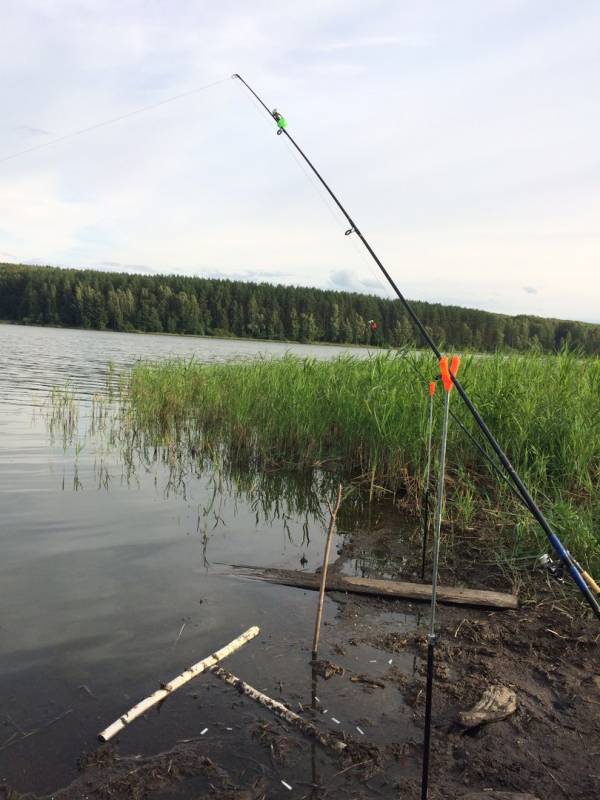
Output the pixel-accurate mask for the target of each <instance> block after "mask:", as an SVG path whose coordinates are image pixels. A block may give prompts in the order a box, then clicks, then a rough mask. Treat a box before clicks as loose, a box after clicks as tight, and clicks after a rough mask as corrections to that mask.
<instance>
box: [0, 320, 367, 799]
mask: <svg viewBox="0 0 600 800" xmlns="http://www.w3.org/2000/svg"><path fill="white" fill-rule="evenodd" d="M287 351H292V352H295V353H298V354H300V355H310V356H314V357H317V358H331V357H333V356H335V355H337V354H338V353H339V352H347V351H348V348H335V347H319V346H297V345H296V346H295V345H283V344H278V343H268V342H250V341H232V340H220V339H208V338H207V339H204V338H185V339H184V338H177V337H163V336H153V335H134V334H115V333H102V332H93V331H73V330H56V329H49V328H35V327H20V326H10V325H0V354H1V356H0V358H1V361H0V363H1V367H2V368H1V369H0V540H1V547H2V559H1V560H0V585H1V586H2V605H1V610H0V649H1V654H0V696H1V697H2V698H3V702H2V712H1V713H0V782H2V781H3V780H5V781H7V782H8V783H9V784H11V785H13V786H14V787H16V788H18V789H19V790H21V791H26V790H33V791H37V792H49V791H51V790H52V789H56V788H57V787H58V786H61V785H64V784H66V783H68V782H69V781H70V780H72V779H73V778H74V777H75V775H76V759H77V757H78V756H79V755H80V754H81V753H82V752H84V751H86V750H91V749H93V748H94V747H95V746H96V735H97V733H98V732H99V731H100V730H101V729H103V728H104V727H105V725H106V724H108V723H109V722H112V721H113V719H115V718H116V717H117V716H119V715H120V714H121V713H123V712H124V711H125V710H126V709H127V708H128V707H129V706H130V705H132V704H133V703H134V702H136V701H137V700H138V699H140V698H141V697H142V696H145V695H146V694H147V693H149V692H150V691H152V690H154V689H155V688H156V687H157V685H158V683H159V682H160V681H164V680H167V679H169V678H170V677H173V676H174V675H175V674H177V673H179V672H180V671H181V670H182V669H184V668H185V667H186V666H188V665H189V664H190V663H192V662H193V661H196V660H198V659H199V658H201V657H203V656H205V655H207V654H209V653H211V652H212V651H213V650H214V649H216V648H217V647H218V646H220V645H222V644H224V643H226V642H228V641H229V640H230V639H232V638H234V637H235V636H237V635H238V634H239V633H240V632H241V631H242V630H244V629H246V628H247V627H249V626H250V625H253V624H258V625H260V626H261V628H262V633H261V637H260V640H259V641H257V642H255V643H253V644H251V645H249V646H247V647H246V648H245V649H244V650H242V651H240V652H239V653H238V654H237V655H235V656H234V657H233V658H232V659H231V661H230V666H231V669H232V670H233V671H237V672H238V674H241V675H243V676H244V677H245V678H246V679H247V680H249V681H250V682H255V685H258V686H259V687H265V688H267V689H269V687H271V688H273V686H274V685H276V684H277V681H278V680H279V679H282V678H283V679H285V678H286V675H287V672H286V670H287V671H289V670H290V669H291V667H290V666H289V662H290V661H291V659H289V658H287V657H286V656H287V654H288V653H289V651H290V648H295V649H297V650H298V657H299V659H301V660H302V662H303V663H305V661H306V653H301V652H300V649H299V648H300V646H299V644H298V643H299V641H300V642H302V643H304V645H306V646H307V645H308V644H309V642H310V639H311V632H312V625H313V613H314V607H315V595H314V594H312V593H305V592H302V591H299V590H293V589H288V588H285V587H275V586H269V585H266V584H261V583H256V582H251V581H245V580H242V579H238V578H234V577H230V576H228V575H227V574H225V573H227V572H229V570H228V569H227V567H225V566H223V565H225V564H231V563H242V564H257V565H272V566H282V567H292V568H301V566H302V564H303V565H304V566H305V567H306V568H307V569H314V568H315V567H316V566H317V565H318V564H319V563H320V561H321V558H322V552H323V538H324V535H323V525H322V521H321V520H320V519H319V518H318V514H317V515H315V514H314V513H313V512H311V511H307V510H306V509H301V508H298V507H297V504H295V503H294V502H293V501H290V503H287V504H286V501H285V498H283V499H282V509H283V517H284V518H282V510H281V508H280V510H279V513H275V512H274V511H273V509H272V507H270V506H269V504H268V503H266V504H265V503H264V502H263V501H264V498H262V497H261V496H259V493H257V492H256V491H253V489H252V484H251V482H250V488H249V487H248V485H245V486H242V487H240V486H237V485H236V484H235V483H231V484H228V485H225V486H223V485H218V484H217V483H216V482H215V478H214V476H213V475H211V474H206V473H202V474H200V475H192V474H190V475H187V476H184V482H183V485H182V484H179V485H176V486H174V485H173V484H172V483H170V482H169V470H168V467H167V466H166V465H164V464H161V463H160V462H159V463H150V464H147V465H138V468H137V469H136V470H135V472H134V474H133V475H131V474H128V473H127V471H126V469H125V468H124V466H123V464H121V463H120V459H119V456H118V453H117V452H115V451H111V450H110V449H107V448H106V447H105V444H104V443H103V442H102V438H101V437H96V438H95V439H90V438H89V437H84V436H83V434H81V435H80V436H79V437H76V438H75V440H74V441H73V442H72V443H70V444H69V445H68V446H66V447H63V443H62V441H60V440H59V441H54V442H53V441H52V440H51V438H50V436H49V433H48V427H47V421H46V418H45V413H44V406H45V404H46V403H47V397H48V394H49V392H50V389H51V387H52V386H53V385H57V384H58V385H64V384H65V383H66V382H67V381H68V382H69V383H70V385H71V386H72V389H73V391H74V393H75V395H76V396H77V397H78V398H79V399H80V400H81V401H82V406H81V408H82V424H81V430H82V431H83V429H84V428H85V422H86V419H85V418H86V409H87V410H89V400H90V398H91V396H92V395H93V394H94V393H96V392H102V391H104V389H105V386H106V374H107V365H108V362H109V361H111V362H113V363H114V365H115V367H116V370H117V372H119V371H120V370H123V369H125V368H127V367H129V366H130V365H131V364H133V363H134V362H135V361H136V359H138V358H152V359H154V358H161V357H167V356H174V355H175V356H182V357H192V356H193V357H194V358H195V359H197V360H200V361H207V362H211V361H228V360H234V359H249V358H254V357H256V356H257V355H259V354H264V355H271V356H278V355H283V354H284V353H285V352H287ZM352 352H354V353H356V354H357V355H359V356H361V357H362V356H365V355H366V354H367V351H365V350H354V351H352ZM323 500H324V498H317V499H316V505H317V507H318V505H319V503H320V502H323ZM313 505H314V504H313ZM333 557H335V554H334V556H333ZM301 559H302V564H301ZM334 612H335V606H334V604H333V603H331V604H330V605H329V606H328V609H327V613H328V615H329V616H330V617H331V616H332V615H333V614H334ZM266 653H268V657H265V654H266ZM274 663H276V664H277V668H276V675H274V674H273V672H274V669H273V664H274ZM290 675H291V674H290ZM196 683H199V682H196ZM197 691H199V692H201V693H202V695H203V698H202V704H201V710H200V711H198V709H197V708H196V707H194V709H193V715H190V711H189V697H186V696H185V694H184V693H183V692H182V697H181V698H178V697H174V698H173V699H172V700H171V701H170V702H169V706H168V707H165V711H164V713H161V717H160V724H156V719H154V718H152V717H149V718H148V719H144V720H140V721H138V722H137V723H136V724H135V725H134V726H132V727H131V728H130V729H129V730H128V731H127V732H126V737H123V742H122V750H129V751H134V752H135V751H137V750H139V751H140V752H148V751H153V750H154V751H157V750H159V749H161V748H168V747H171V746H172V745H173V744H174V743H175V742H176V741H177V739H179V738H182V737H183V736H186V735H188V736H189V735H192V736H193V735H197V733H198V729H199V727H200V728H202V727H203V726H204V725H205V724H206V725H209V724H210V721H211V720H213V721H214V720H215V719H216V718H218V719H219V720H220V721H221V722H224V723H227V720H228V719H229V720H230V722H231V724H232V726H233V725H234V724H236V725H238V726H239V722H240V720H239V715H238V714H237V713H236V712H235V711H233V710H232V709H231V690H230V689H227V688H226V687H223V688H221V687H220V686H216V687H215V686H214V683H212V684H209V683H208V682H204V683H203V684H202V685H201V686H200V685H199V686H198V688H197ZM63 715H64V716H63ZM53 720H56V721H54V722H53ZM50 723H52V724H50ZM45 726H49V727H45ZM40 728H42V729H43V730H42V731H41V732H40V733H37V734H36V735H33V736H30V737H28V738H27V739H24V740H22V741H21V736H22V733H23V732H25V733H28V732H30V731H36V730H38V729H40ZM236 730H237V728H236ZM240 735H241V734H240ZM136 749H137V750H136Z"/></svg>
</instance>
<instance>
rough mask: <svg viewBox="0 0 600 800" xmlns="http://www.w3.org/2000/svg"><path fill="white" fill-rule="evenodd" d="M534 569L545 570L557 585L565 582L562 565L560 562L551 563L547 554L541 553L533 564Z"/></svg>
mask: <svg viewBox="0 0 600 800" xmlns="http://www.w3.org/2000/svg"><path fill="white" fill-rule="evenodd" d="M535 565H536V567H540V568H541V569H545V570H546V571H547V572H548V573H549V574H550V575H551V576H552V577H553V578H554V580H555V581H557V582H558V583H564V582H565V574H564V565H563V563H562V561H553V560H552V559H551V558H550V556H549V555H548V553H543V554H542V555H541V556H540V557H539V558H538V559H537V561H536V562H535Z"/></svg>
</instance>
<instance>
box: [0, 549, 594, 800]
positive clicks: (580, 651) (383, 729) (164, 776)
mask: <svg viewBox="0 0 600 800" xmlns="http://www.w3.org/2000/svg"><path fill="white" fill-rule="evenodd" d="M378 546H379V552H380V553H383V554H384V557H385V558H386V560H387V562H388V563H394V564H395V566H394V567H393V569H392V568H391V567H390V568H389V569H390V570H391V572H393V574H391V575H390V577H399V576H403V577H404V578H408V577H410V576H412V575H413V573H414V570H415V564H414V563H411V560H410V558H404V557H403V556H402V555H401V554H399V553H392V552H391V548H392V545H391V544H390V542H389V541H387V543H386V541H385V540H384V539H383V538H382V540H381V541H380V542H379V543H378ZM364 548H366V544H365V543H364V542H362V541H361V539H360V537H359V536H355V537H354V538H353V540H352V541H351V542H349V543H348V545H347V546H346V547H345V548H344V550H343V551H342V552H341V553H340V558H339V559H338V561H337V562H336V564H335V567H334V568H335V569H340V570H343V571H345V572H352V571H353V570H354V572H357V571H358V573H359V574H365V572H366V573H368V572H369V570H371V574H374V568H373V566H372V563H371V566H369V564H366V562H365V560H364V559H362V558H361V555H360V554H361V552H362V549H364ZM386 548H387V550H386ZM375 549H376V548H375ZM365 552H366V550H365ZM369 552H371V553H372V552H373V543H372V542H371V548H370V550H369ZM388 556H390V559H389V560H388ZM392 556H394V558H393V559H392ZM398 564H400V566H398ZM377 574H378V575H381V571H378V573H377ZM456 578H457V574H456V570H455V569H454V568H452V569H450V570H448V569H447V570H446V574H445V576H443V579H444V580H446V581H447V582H450V581H455V580H456ZM224 579H225V578H224ZM465 582H467V583H468V584H469V585H472V586H480V587H486V588H498V589H504V590H507V589H510V586H509V585H508V584H507V580H506V578H505V577H504V576H503V575H502V573H500V572H497V573H496V572H493V571H492V570H491V569H490V568H489V567H487V568H486V569H485V570H484V569H483V568H482V569H481V570H480V572H479V573H478V572H477V571H476V569H475V567H471V568H470V573H469V575H468V580H467V581H465ZM527 586H528V591H527V594H526V596H525V595H524V596H523V602H522V605H521V607H520V608H519V609H518V610H516V611H495V612H490V611H486V610H476V609H465V608H454V607H451V606H443V607H440V608H439V609H438V614H439V616H438V637H437V643H436V648H435V652H436V656H435V679H436V680H435V689H434V696H433V738H432V754H431V777H430V798H432V800H438V799H441V798H444V799H445V798H458V797H462V796H464V795H468V794H469V793H470V792H477V791H479V792H481V791H491V790H495V791H504V792H523V793H530V794H531V795H533V796H535V797H537V798H539V800H548V799H549V798H575V797H577V798H579V799H580V800H597V798H598V797H600V658H599V656H600V626H599V624H598V621H597V620H594V619H592V618H591V615H590V614H589V613H588V612H587V610H586V608H585V607H584V606H583V605H582V604H581V603H580V601H579V600H578V598H577V596H576V594H575V592H573V591H571V590H570V589H569V588H564V587H561V586H560V585H558V584H555V583H550V582H549V581H548V580H547V579H546V578H545V576H542V575H537V574H534V573H531V574H530V575H528V576H527ZM278 591H281V592H298V593H300V592H301V593H302V594H303V595H306V592H304V591H303V590H299V589H292V588H288V587H278ZM309 595H310V596H312V597H314V601H315V607H316V599H317V594H316V593H309ZM428 613H429V611H428V608H427V607H426V606H423V605H419V604H416V603H410V602H405V601H400V600H389V599H385V600H383V599H377V598H369V597H365V596H357V595H346V594H338V593H333V594H332V595H330V597H329V600H328V613H327V614H326V621H325V625H324V627H323V630H322V634H321V648H320V652H319V663H318V664H316V665H315V664H311V658H310V652H309V644H310V643H309V642H302V643H299V646H298V648H297V649H290V652H289V658H290V659H298V660H299V661H301V662H302V664H303V665H304V667H305V669H304V672H303V673H302V674H304V675H305V681H304V682H303V683H299V682H298V680H297V678H296V679H294V678H293V677H290V676H289V675H288V673H286V671H285V669H282V668H281V666H280V665H281V661H277V660H273V662H272V671H273V678H272V680H271V682H270V685H269V686H268V687H262V686H258V687H257V688H260V689H264V690H265V691H267V693H270V694H272V695H273V696H276V698H277V699H279V700H281V701H283V702H286V703H287V704H288V705H289V707H291V708H292V709H293V710H295V711H296V712H297V713H300V714H301V715H303V716H305V717H306V718H308V719H310V720H311V721H314V722H315V724H317V725H318V726H319V727H322V729H323V730H326V731H328V732H330V733H334V734H336V735H337V736H339V737H340V738H342V739H344V740H345V741H346V743H347V744H348V747H347V748H346V751H345V752H344V753H343V754H341V755H339V754H335V753H332V752H330V751H328V750H326V749H324V748H322V747H320V746H319V745H318V744H316V743H315V742H312V741H310V740H307V739H306V738H304V737H303V736H302V735H301V734H299V733H297V732H295V731H294V730H293V729H292V728H290V726H289V725H287V724H285V723H283V722H281V721H279V720H278V719H276V718H275V717H273V716H272V715H271V714H270V713H269V712H268V711H266V710H264V709H261V708H259V707H257V706H256V705H255V704H254V703H253V702H252V701H251V700H249V699H247V698H243V697H240V696H238V695H237V694H236V693H235V691H233V690H231V689H229V688H227V687H220V686H219V688H222V690H223V691H228V692H230V702H231V717H230V718H229V719H228V720H226V721H222V720H213V721H211V723H210V726H209V731H208V733H207V734H206V735H204V734H201V731H200V730H199V732H198V735H197V736H195V737H193V738H190V739H187V740H180V741H178V742H177V741H175V742H173V745H174V746H173V747H172V748H171V749H170V750H168V751H165V752H161V753H159V754H155V755H151V754H149V753H131V752H129V753H128V752H127V748H126V741H127V739H126V733H127V732H125V733H124V735H123V737H122V740H121V741H119V740H118V741H117V742H116V743H115V744H114V745H112V744H111V745H104V746H102V747H98V749H96V750H93V751H91V752H90V753H87V754H85V755H83V756H82V758H81V760H80V775H79V777H78V778H77V780H76V781H75V782H74V783H73V784H71V786H69V787H67V788H65V789H62V790H60V791H56V792H54V793H53V794H52V795H49V796H48V797H52V798H54V799H55V800H76V798H77V799H78V798H89V799H90V800H109V799H112V800H121V799H123V800H124V799H125V798H128V799H130V800H131V799H133V800H142V798H149V800H183V798H193V799H194V800H201V798H215V797H216V798H226V799H227V798H240V800H253V799H256V800H259V798H267V797H268V798H271V797H273V798H279V797H298V798H315V800H316V798H356V799H357V800H358V798H377V797H389V798H392V797H402V798H407V800H413V798H415V799H416V798H418V797H420V777H421V776H420V771H421V756H422V747H421V742H422V736H423V716H424V708H425V693H424V689H425V655H426V648H427V636H426V622H427V620H428ZM263 624H264V626H265V628H266V627H268V613H267V614H265V619H264V622H263ZM249 647H252V644H250V645H249ZM264 657H268V652H265V653H264ZM278 676H281V679H280V680H278ZM241 677H245V676H243V675H242V676H241ZM199 681H201V682H204V683H203V684H202V685H205V684H206V685H208V684H210V682H213V683H216V679H215V678H214V677H213V676H204V677H202V678H200V679H199ZM197 683H198V681H197ZM498 684H501V685H503V686H506V687H509V688H510V689H512V690H514V691H515V692H516V695H517V701H518V707H517V711H516V712H515V713H514V714H513V715H512V716H511V717H510V718H508V719H506V720H504V721H501V722H495V723H491V724H488V725H483V726H481V727H479V728H477V729H475V730H470V731H465V730H464V729H463V728H462V727H461V726H460V724H459V723H458V714H459V712H460V711H464V710H466V709H468V708H470V707H471V706H473V705H474V704H475V703H476V702H477V700H478V699H479V698H480V697H481V695H482V693H483V691H484V690H485V689H486V688H488V687H489V686H492V685H498ZM199 685H200V684H199ZM193 687H194V689H196V686H195V684H194V685H193ZM215 688H217V687H215ZM200 693H201V690H200V689H199V688H198V690H197V691H196V692H194V691H190V692H188V693H186V694H185V702H186V703H189V704H194V703H198V700H199V699H200V705H201V704H202V697H199V695H200ZM167 709H168V704H167V705H166V706H165V710H163V712H162V713H163V714H164V713H168V712H167ZM232 719H236V721H237V722H236V723H232V721H231V720H232ZM234 724H235V727H236V732H237V733H240V731H241V734H242V735H243V737H244V742H243V747H240V745H239V742H238V740H236V745H235V751H233V750H232V746H231V744H230V741H231V731H232V729H233V727H234ZM42 735H51V730H49V731H47V732H42ZM490 796H492V795H490ZM25 798H27V800H34V796H33V795H21V794H18V793H17V792H15V791H13V790H12V789H10V788H9V787H6V786H4V787H0V799H1V800H25Z"/></svg>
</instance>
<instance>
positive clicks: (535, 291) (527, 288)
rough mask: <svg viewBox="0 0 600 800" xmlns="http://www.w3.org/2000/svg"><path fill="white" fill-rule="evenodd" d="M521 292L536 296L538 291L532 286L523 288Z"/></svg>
mask: <svg viewBox="0 0 600 800" xmlns="http://www.w3.org/2000/svg"><path fill="white" fill-rule="evenodd" d="M523 291H524V292H527V294H537V293H538V290H537V289H536V288H535V287H534V286H524V287H523Z"/></svg>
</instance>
